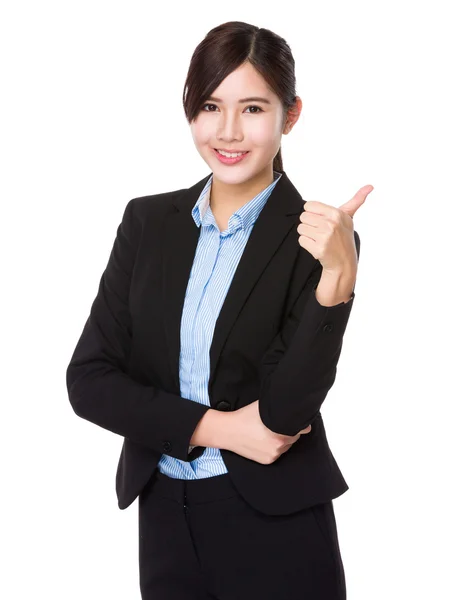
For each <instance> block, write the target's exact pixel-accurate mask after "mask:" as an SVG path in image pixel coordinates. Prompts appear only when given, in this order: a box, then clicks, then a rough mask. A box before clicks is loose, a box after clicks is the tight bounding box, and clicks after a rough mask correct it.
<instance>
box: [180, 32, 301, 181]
mask: <svg viewBox="0 0 472 600" xmlns="http://www.w3.org/2000/svg"><path fill="white" fill-rule="evenodd" d="M245 62H248V63H250V64H251V65H252V66H253V67H254V68H255V69H256V70H257V71H258V72H259V73H260V74H261V75H262V77H263V78H264V79H265V81H266V82H267V84H268V86H269V87H270V89H271V90H272V91H273V92H274V93H275V94H276V95H277V96H278V97H279V99H280V101H281V102H282V105H283V109H284V121H285V118H286V115H287V111H288V109H289V108H290V107H291V106H293V104H294V103H295V100H296V93H295V60H294V58H293V56H292V51H291V49H290V47H289V45H288V44H287V42H286V41H285V40H284V39H283V38H282V37H280V36H279V35H277V34H276V33H273V32H272V31H270V30H269V29H264V28H261V27H256V26H255V25H249V24H248V23H243V22H242V21H229V22H227V23H223V24H222V25H218V26H217V27H214V28H213V29H211V30H210V31H209V32H208V33H207V35H206V37H205V38H204V39H203V40H202V41H201V42H200V44H199V45H198V46H197V47H196V48H195V51H194V53H193V55H192V59H191V61H190V66H189V70H188V73H187V79H186V80H185V85H184V93H183V106H184V111H185V116H186V118H187V121H188V122H189V123H191V122H192V121H193V120H194V119H196V117H197V116H198V114H199V112H200V110H201V108H202V105H203V103H204V101H205V100H206V99H207V97H208V96H210V95H211V94H212V92H213V91H214V90H215V89H216V88H217V87H218V86H219V85H220V83H221V82H222V81H223V80H224V79H225V78H226V77H227V76H228V75H229V74H230V73H232V72H233V71H234V70H235V69H237V68H238V67H239V66H240V65H242V64H243V63H245ZM273 169H274V170H275V171H279V172H282V171H283V162H282V151H281V148H279V151H278V152H277V154H276V156H275V157H274V163H273Z"/></svg>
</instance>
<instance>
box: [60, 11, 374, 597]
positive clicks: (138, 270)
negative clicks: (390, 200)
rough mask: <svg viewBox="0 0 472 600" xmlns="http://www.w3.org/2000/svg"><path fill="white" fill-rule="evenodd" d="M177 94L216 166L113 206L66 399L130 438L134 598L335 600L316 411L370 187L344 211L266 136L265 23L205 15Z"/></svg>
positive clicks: (280, 125)
mask: <svg viewBox="0 0 472 600" xmlns="http://www.w3.org/2000/svg"><path fill="white" fill-rule="evenodd" d="M183 105H184V111H185V115H186V118H187V120H188V123H189V125H190V129H191V134H192V137H193V141H194V143H195V146H196V149H197V151H198V152H199V154H200V155H201V157H202V158H203V160H204V161H205V162H206V163H207V165H208V166H209V168H210V170H211V173H210V174H209V175H207V176H205V177H204V178H203V179H202V180H200V181H198V182H197V183H195V184H194V185H192V186H191V187H189V188H183V189H178V190H174V191H170V192H165V193H158V194H153V195H149V196H142V197H138V198H133V199H132V200H130V201H129V202H128V204H127V205H126V207H125V210H124V214H123V219H122V221H121V223H120V225H119V226H118V230H117V235H116V239H115V241H114V244H113V248H112V250H111V254H110V258H109V260H108V264H107V265H106V268H105V270H104V272H103V275H102V277H101V279H100V283H99V289H98V293H97V296H96V298H95V300H94V302H93V304H92V307H91V311H90V315H89V317H88V319H87V321H86V323H85V326H84V329H83V332H82V334H81V336H80V338H79V340H78V343H77V345H76V348H75V350H74V352H73V355H72V358H71V361H70V364H69V366H68V368H67V375H66V379H67V389H68V394H69V399H70V402H71V405H72V407H73V409H74V411H75V412H76V414H77V415H78V416H80V417H82V418H84V419H87V420H89V421H91V422H93V423H95V424H97V425H99V426H100V427H103V428H105V429H107V430H109V431H112V432H114V433H116V434H118V435H120V436H122V437H123V438H124V440H123V446H122V451H121V455H120V458H119V463H118V468H117V473H116V491H117V496H118V505H119V508H120V509H126V508H127V507H128V506H130V504H131V503H132V502H134V500H135V499H136V498H139V501H138V502H139V573H140V591H141V596H142V598H143V600H151V599H152V600H154V599H156V598H163V599H164V598H165V599H166V600H197V599H207V600H210V599H213V600H215V599H217V600H236V599H238V600H241V599H244V600H265V599H267V600H268V599H270V600H287V599H291V598H297V599H305V598H306V599H308V598H310V599H311V598H316V599H317V600H328V599H329V600H343V599H344V598H345V597H346V582H345V574H344V568H343V562H342V558H341V552H340V547H339V540H338V535H337V527H336V520H335V515H334V510H333V502H332V500H333V499H334V498H336V497H338V496H340V495H341V494H343V493H344V492H345V491H346V490H347V489H348V485H347V483H346V481H345V480H344V477H343V475H342V473H341V471H340V469H339V467H338V465H337V463H336V461H335V459H334V456H333V455H332V453H331V451H330V448H329V445H328V441H327V437H326V431H325V428H324V424H323V419H322V416H321V412H320V408H321V405H322V403H323V402H324V400H325V398H326V396H327V394H328V391H329V390H330V388H331V387H332V385H333V384H334V381H335V377H336V370H337V363H338V361H339V357H340V354H341V349H342V341H343V336H344V333H345V330H346V327H347V323H348V320H349V316H350V313H351V309H352V306H353V301H354V298H355V293H354V287H355V281H356V276H357V264H358V259H359V251H360V239H359V235H358V233H357V232H356V231H355V230H354V224H353V216H354V214H355V212H356V211H357V209H358V208H359V207H360V206H361V205H362V204H363V202H364V201H365V199H366V197H367V195H368V194H369V193H370V192H371V191H372V189H373V188H372V186H370V185H369V186H364V187H362V188H361V189H360V190H359V191H358V192H357V193H356V194H355V195H354V196H353V197H352V198H351V200H349V201H348V202H346V203H345V204H343V205H342V206H340V207H339V208H335V207H333V206H330V205H328V204H325V203H322V202H319V201H315V200H308V201H305V200H303V199H302V197H301V195H300V194H299V192H298V191H297V189H296V188H295V186H294V185H293V183H292V182H291V181H290V179H289V177H288V175H287V173H286V172H285V171H284V169H283V163H282V156H281V149H280V143H281V137H282V135H287V134H288V133H289V132H290V131H291V129H292V128H293V126H294V125H295V123H296V122H297V120H298V118H299V116H300V112H301V108H302V102H301V99H300V97H299V96H297V95H296V94H295V75H294V60H293V57H292V54H291V51H290V48H289V46H288V44H287V43H286V41H285V40H284V39H282V38H281V37H280V36H278V35H277V34H275V33H273V32H271V31H269V30H267V29H263V28H259V27H256V26H254V25H250V24H247V23H243V22H240V21H233V22H228V23H224V24H222V25H220V26H218V27H215V28H214V29H212V30H211V31H210V32H209V33H208V34H207V35H206V37H205V38H204V40H203V41H202V42H201V43H200V44H199V46H198V47H197V48H196V49H195V52H194V54H193V56H192V59H191V63H190V67H189V71H188V75H187V79H186V82H185V90H184V97H183Z"/></svg>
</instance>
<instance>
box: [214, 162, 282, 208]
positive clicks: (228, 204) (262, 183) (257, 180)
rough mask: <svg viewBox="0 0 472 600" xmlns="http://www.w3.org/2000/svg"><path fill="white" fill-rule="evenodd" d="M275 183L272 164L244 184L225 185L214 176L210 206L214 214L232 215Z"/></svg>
mask: <svg viewBox="0 0 472 600" xmlns="http://www.w3.org/2000/svg"><path fill="white" fill-rule="evenodd" d="M273 181H274V173H273V168H272V164H270V165H269V166H268V167H267V168H266V169H264V170H263V171H261V172H260V173H258V174H257V175H256V176H255V177H253V178H251V179H249V180H248V181H244V182H242V183H235V184H231V183H225V182H223V181H220V180H219V179H218V178H217V177H215V175H214V174H213V179H212V182H211V191H210V206H211V210H212V212H213V213H215V212H220V213H225V214H228V215H232V214H233V213H234V212H236V211H237V210H238V209H239V208H241V206H244V205H245V204H246V203H247V202H249V201H250V200H252V199H253V198H255V197H256V196H257V194H259V193H260V192H262V190H265V188H266V187H267V186H268V185H270V184H271V183H272V182H273Z"/></svg>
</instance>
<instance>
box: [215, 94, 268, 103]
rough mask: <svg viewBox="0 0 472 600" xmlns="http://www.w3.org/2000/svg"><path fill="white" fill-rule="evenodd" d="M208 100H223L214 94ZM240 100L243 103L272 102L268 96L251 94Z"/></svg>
mask: <svg viewBox="0 0 472 600" xmlns="http://www.w3.org/2000/svg"><path fill="white" fill-rule="evenodd" d="M207 99H208V100H211V101H212V102H223V100H221V98H215V97H214V96H208V98H207ZM239 102H240V103H241V104H242V103H243V102H264V103H265V104H270V103H271V102H270V100H268V99H267V98H263V97H262V96H250V97H249V98H241V100H239Z"/></svg>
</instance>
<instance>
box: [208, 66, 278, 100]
mask: <svg viewBox="0 0 472 600" xmlns="http://www.w3.org/2000/svg"><path fill="white" fill-rule="evenodd" d="M211 95H212V96H213V97H218V98H219V99H221V100H222V101H223V102H238V101H239V100H240V99H241V98H244V97H246V96H262V97H265V98H267V99H268V100H270V101H271V102H274V101H275V99H276V95H275V94H274V93H273V92H272V90H271V89H270V87H269V86H268V84H267V82H266V81H265V79H264V78H263V77H262V75H261V74H260V73H258V72H257V71H256V69H255V68H254V67H253V66H252V65H251V64H249V63H245V64H243V65H241V66H239V67H238V68H237V69H235V70H234V71H233V72H232V73H230V74H229V75H227V77H226V78H225V79H224V80H223V81H222V82H221V83H220V85H219V86H218V87H217V88H215V89H214V90H213V92H212V94H211Z"/></svg>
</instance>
